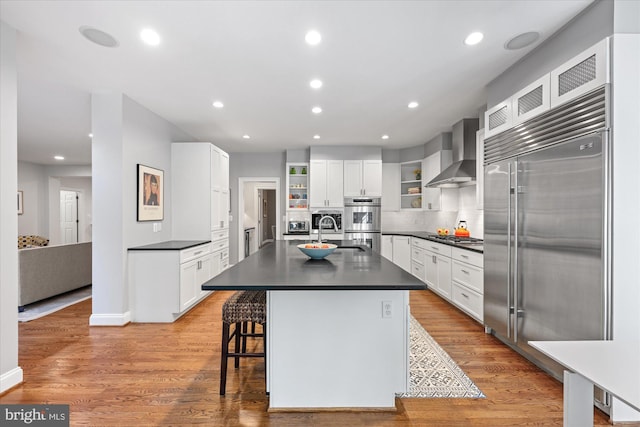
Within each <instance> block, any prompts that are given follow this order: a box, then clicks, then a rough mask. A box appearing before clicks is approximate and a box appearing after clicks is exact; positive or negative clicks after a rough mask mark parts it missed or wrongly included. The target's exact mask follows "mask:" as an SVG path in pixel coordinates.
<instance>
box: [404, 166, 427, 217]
mask: <svg viewBox="0 0 640 427" xmlns="http://www.w3.org/2000/svg"><path fill="white" fill-rule="evenodd" d="M400 208H401V209H422V160H416V161H411V162H403V163H400Z"/></svg>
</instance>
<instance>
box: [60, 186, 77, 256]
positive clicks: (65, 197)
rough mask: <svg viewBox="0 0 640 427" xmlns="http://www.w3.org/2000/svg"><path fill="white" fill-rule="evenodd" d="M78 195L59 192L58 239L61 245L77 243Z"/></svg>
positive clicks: (63, 191)
mask: <svg viewBox="0 0 640 427" xmlns="http://www.w3.org/2000/svg"><path fill="white" fill-rule="evenodd" d="M78 225H79V221H78V193H77V192H75V191H68V190H60V238H61V240H62V244H63V245H66V244H69V243H78V231H79V227H78Z"/></svg>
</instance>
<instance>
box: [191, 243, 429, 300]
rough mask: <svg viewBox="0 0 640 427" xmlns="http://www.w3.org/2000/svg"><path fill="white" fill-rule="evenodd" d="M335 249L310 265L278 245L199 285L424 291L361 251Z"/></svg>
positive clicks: (215, 287) (293, 245) (391, 266)
mask: <svg viewBox="0 0 640 427" xmlns="http://www.w3.org/2000/svg"><path fill="white" fill-rule="evenodd" d="M330 243H339V246H340V245H345V246H349V248H340V247H339V248H338V249H336V250H335V251H334V252H333V253H332V254H330V255H328V256H327V257H326V258H325V259H322V260H312V259H310V258H309V257H307V256H306V255H305V254H303V253H302V252H301V251H300V250H299V249H298V248H297V247H296V244H297V242H293V241H286V240H278V241H275V242H273V243H272V244H269V245H266V246H265V247H263V248H262V249H260V250H259V251H258V252H256V253H254V254H252V255H251V256H249V257H247V258H245V259H244V260H242V261H241V262H239V263H237V264H236V265H234V266H233V267H231V268H230V269H228V270H226V271H224V272H222V273H221V274H219V275H218V276H216V277H214V278H213V279H211V280H209V281H208V282H205V283H204V284H203V285H202V289H203V290H205V291H213V290H222V289H227V290H228V289H231V290H287V291H291V290H294V291H296V290H297V291H299V290H304V291H308V290H409V289H426V288H427V285H425V284H424V283H423V282H422V281H420V280H419V279H417V278H416V277H414V276H413V275H412V274H411V273H408V272H406V271H404V270H403V269H402V268H400V267H398V266H396V265H395V264H393V263H392V262H391V261H389V260H387V259H386V258H383V257H382V256H380V254H378V253H374V252H372V251H371V250H370V249H369V248H368V247H367V246H357V245H354V244H353V242H352V241H346V240H345V241H339V242H338V241H332V242H330Z"/></svg>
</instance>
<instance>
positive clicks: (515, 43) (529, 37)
mask: <svg viewBox="0 0 640 427" xmlns="http://www.w3.org/2000/svg"><path fill="white" fill-rule="evenodd" d="M538 38H540V33H538V32H536V31H529V32H528V33H522V34H518V35H517V36H515V37H513V38H512V39H511V40H509V41H507V42H506V43H505V44H504V48H505V49H509V50H518V49H522V48H523V47H527V46H529V45H530V44H533V43H535V42H536V41H537V40H538Z"/></svg>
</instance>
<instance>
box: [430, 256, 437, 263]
mask: <svg viewBox="0 0 640 427" xmlns="http://www.w3.org/2000/svg"><path fill="white" fill-rule="evenodd" d="M431 261H432V262H433V263H434V264H437V263H438V258H437V257H436V256H435V255H433V256H432V257H431Z"/></svg>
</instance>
